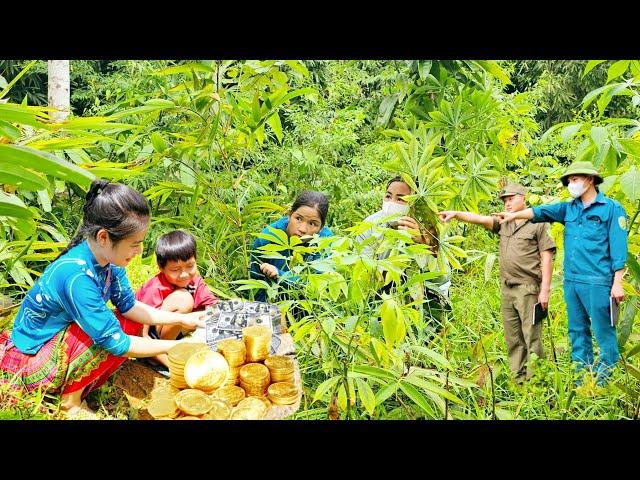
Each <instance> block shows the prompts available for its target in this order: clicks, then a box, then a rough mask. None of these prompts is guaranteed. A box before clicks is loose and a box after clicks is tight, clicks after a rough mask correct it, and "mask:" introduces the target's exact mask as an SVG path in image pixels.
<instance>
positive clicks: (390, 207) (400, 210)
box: [382, 201, 409, 216]
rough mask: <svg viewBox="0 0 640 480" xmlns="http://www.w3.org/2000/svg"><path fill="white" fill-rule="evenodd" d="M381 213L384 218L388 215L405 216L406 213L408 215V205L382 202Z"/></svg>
mask: <svg viewBox="0 0 640 480" xmlns="http://www.w3.org/2000/svg"><path fill="white" fill-rule="evenodd" d="M382 213H383V214H384V215H385V216H389V215H396V214H398V215H402V216H404V215H406V214H407V213H409V205H407V204H403V203H396V202H385V201H383V202H382Z"/></svg>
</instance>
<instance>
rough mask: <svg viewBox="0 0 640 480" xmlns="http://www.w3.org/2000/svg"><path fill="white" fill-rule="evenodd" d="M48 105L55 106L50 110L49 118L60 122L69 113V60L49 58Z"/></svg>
mask: <svg viewBox="0 0 640 480" xmlns="http://www.w3.org/2000/svg"><path fill="white" fill-rule="evenodd" d="M48 64H49V106H50V107H52V108H55V109H56V110H58V111H56V112H51V120H53V121H54V122H62V121H64V119H65V118H67V116H68V115H69V107H70V103H69V91H70V89H71V86H70V80H69V60H49V61H48Z"/></svg>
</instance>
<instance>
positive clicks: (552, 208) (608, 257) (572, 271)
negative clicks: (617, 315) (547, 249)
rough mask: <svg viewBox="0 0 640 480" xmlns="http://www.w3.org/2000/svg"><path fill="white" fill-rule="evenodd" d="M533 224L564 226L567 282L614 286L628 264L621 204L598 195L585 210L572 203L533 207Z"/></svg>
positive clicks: (600, 193) (579, 205) (625, 217)
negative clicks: (615, 274)
mask: <svg viewBox="0 0 640 480" xmlns="http://www.w3.org/2000/svg"><path fill="white" fill-rule="evenodd" d="M532 210H533V219H532V220H531V221H532V222H534V223H535V222H560V223H562V224H563V225H564V278H565V280H568V281H574V282H582V283H591V284H595V285H607V286H610V285H612V284H613V276H614V273H615V272H616V271H618V270H622V269H623V268H624V264H625V262H626V260H627V250H628V248H627V214H626V212H625V210H624V208H623V207H622V205H620V203H618V202H616V201H615V200H612V199H611V198H608V197H606V196H605V195H604V194H603V193H602V192H598V194H597V195H596V198H595V199H594V201H593V203H591V204H590V205H588V206H587V207H584V206H583V204H582V200H580V198H576V199H574V200H571V201H569V202H559V203H553V204H551V205H542V206H539V207H533V209H532Z"/></svg>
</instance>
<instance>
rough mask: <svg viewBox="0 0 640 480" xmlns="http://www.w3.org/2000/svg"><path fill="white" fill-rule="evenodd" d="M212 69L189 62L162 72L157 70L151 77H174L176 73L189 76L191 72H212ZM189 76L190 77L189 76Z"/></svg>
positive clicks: (164, 69)
mask: <svg viewBox="0 0 640 480" xmlns="http://www.w3.org/2000/svg"><path fill="white" fill-rule="evenodd" d="M213 71H214V69H213V67H210V66H207V65H203V64H202V63H199V62H191V63H184V64H182V65H176V66H173V67H167V68H163V69H162V70H158V71H156V72H153V73H152V75H157V76H163V75H176V74H178V73H184V74H188V75H189V74H191V73H192V72H213ZM189 76H191V75H189Z"/></svg>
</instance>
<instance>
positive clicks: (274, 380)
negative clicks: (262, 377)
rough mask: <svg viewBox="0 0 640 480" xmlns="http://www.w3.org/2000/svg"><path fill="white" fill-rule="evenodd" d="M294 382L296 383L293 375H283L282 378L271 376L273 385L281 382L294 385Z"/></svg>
mask: <svg viewBox="0 0 640 480" xmlns="http://www.w3.org/2000/svg"><path fill="white" fill-rule="evenodd" d="M293 381H294V376H293V373H291V374H289V375H282V376H279V375H275V374H271V383H279V382H288V383H293Z"/></svg>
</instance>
